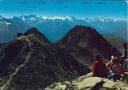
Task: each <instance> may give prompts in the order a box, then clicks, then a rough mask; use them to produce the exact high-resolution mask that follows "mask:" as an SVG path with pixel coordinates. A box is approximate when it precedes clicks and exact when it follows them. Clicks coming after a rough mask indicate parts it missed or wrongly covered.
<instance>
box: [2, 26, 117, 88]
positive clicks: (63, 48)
mask: <svg viewBox="0 0 128 90" xmlns="http://www.w3.org/2000/svg"><path fill="white" fill-rule="evenodd" d="M110 48H111V45H110V44H109V43H108V42H107V41H106V40H105V39H104V38H103V37H102V36H101V35H100V34H99V33H97V32H96V30H94V29H92V28H90V27H85V26H76V27H75V28H73V29H72V30H71V31H70V32H68V33H67V34H65V36H64V38H63V39H62V40H60V41H59V42H58V43H56V44H54V43H51V42H49V41H48V39H47V38H46V37H45V35H43V34H42V33H40V32H39V31H38V30H37V29H36V28H30V29H28V30H27V32H25V33H22V34H20V33H19V34H18V36H17V37H16V38H15V39H14V40H12V41H10V42H8V43H7V44H3V45H1V47H0V90H43V89H44V88H46V87H48V86H49V85H51V84H53V83H55V82H63V81H72V80H74V79H76V78H78V77H80V76H81V75H84V74H87V73H88V72H89V71H90V70H89V67H90V62H91V61H90V60H91V59H92V58H93V57H94V56H95V55H96V54H99V55H101V56H103V57H110V55H111V53H110ZM117 52H118V50H117Z"/></svg>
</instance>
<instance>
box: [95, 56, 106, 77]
mask: <svg viewBox="0 0 128 90" xmlns="http://www.w3.org/2000/svg"><path fill="white" fill-rule="evenodd" d="M92 73H93V77H103V78H107V76H108V69H107V67H106V64H105V63H103V60H102V59H101V57H100V56H99V55H97V56H96V57H95V62H94V63H93V65H92Z"/></svg>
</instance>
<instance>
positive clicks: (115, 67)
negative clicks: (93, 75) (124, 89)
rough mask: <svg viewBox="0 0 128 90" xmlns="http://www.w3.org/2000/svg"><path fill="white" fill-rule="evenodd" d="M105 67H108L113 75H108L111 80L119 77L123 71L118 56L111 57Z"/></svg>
mask: <svg viewBox="0 0 128 90" xmlns="http://www.w3.org/2000/svg"><path fill="white" fill-rule="evenodd" d="M107 67H108V68H109V72H112V73H113V75H111V74H110V75H108V77H109V78H110V79H113V80H117V79H120V78H121V77H122V75H123V74H124V71H125V69H124V67H123V66H122V65H121V63H120V60H119V58H114V59H112V60H111V61H110V63H109V64H108V65H107Z"/></svg>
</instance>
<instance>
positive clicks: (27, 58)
mask: <svg viewBox="0 0 128 90" xmlns="http://www.w3.org/2000/svg"><path fill="white" fill-rule="evenodd" d="M24 38H25V39H26V41H27V42H28V45H29V48H31V44H32V43H31V42H30V40H29V39H28V37H27V38H26V37H24ZM18 39H22V38H18ZM31 54H32V52H31V51H30V52H29V53H28V55H27V56H26V60H25V62H24V63H23V64H22V65H20V66H19V67H17V68H16V69H15V72H14V73H13V74H12V75H10V77H9V80H8V81H7V82H6V84H5V85H3V86H2V87H1V88H0V90H5V89H6V86H8V85H9V83H10V82H11V80H12V78H13V76H14V75H16V74H17V73H18V71H19V70H20V69H21V68H22V67H23V66H25V65H26V64H27V63H28V60H29V59H30V56H31Z"/></svg>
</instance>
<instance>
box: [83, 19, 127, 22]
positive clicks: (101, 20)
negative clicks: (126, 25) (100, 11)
mask: <svg viewBox="0 0 128 90" xmlns="http://www.w3.org/2000/svg"><path fill="white" fill-rule="evenodd" d="M84 20H86V21H87V22H95V21H100V22H120V21H121V22H126V21H127V20H126V19H120V20H119V19H111V18H85V19H84Z"/></svg>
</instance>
